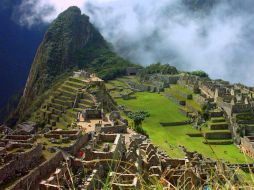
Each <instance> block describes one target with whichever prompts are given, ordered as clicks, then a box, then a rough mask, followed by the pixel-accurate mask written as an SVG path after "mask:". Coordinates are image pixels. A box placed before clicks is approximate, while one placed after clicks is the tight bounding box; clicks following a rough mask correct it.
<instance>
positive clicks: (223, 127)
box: [208, 122, 228, 130]
mask: <svg viewBox="0 0 254 190" xmlns="http://www.w3.org/2000/svg"><path fill="white" fill-rule="evenodd" d="M208 127H209V129H210V130H226V129H228V124H227V123H226V122H224V123H210V124H208Z"/></svg>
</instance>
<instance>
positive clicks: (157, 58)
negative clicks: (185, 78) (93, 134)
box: [17, 0, 254, 86]
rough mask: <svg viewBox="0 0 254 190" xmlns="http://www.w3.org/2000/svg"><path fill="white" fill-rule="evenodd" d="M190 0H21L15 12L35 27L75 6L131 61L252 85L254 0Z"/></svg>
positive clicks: (21, 21)
mask: <svg viewBox="0 0 254 190" xmlns="http://www.w3.org/2000/svg"><path fill="white" fill-rule="evenodd" d="M190 1H198V0H158V1H154V0H128V1H126V0H23V2H22V3H21V5H20V6H19V7H18V8H17V15H19V17H18V22H19V23H20V24H21V25H23V26H24V27H35V26H36V25H38V24H40V23H42V22H45V23H49V22H51V21H52V20H53V19H54V18H56V17H57V15H58V14H59V13H60V12H62V11H64V10H65V9H67V8H68V7H69V6H72V5H75V6H78V7H79V8H81V10H82V12H83V13H85V14H87V15H88V16H89V17H90V20H91V22H92V23H93V24H94V25H95V26H96V27H97V28H98V29H99V30H100V32H101V33H102V35H103V36H104V37H105V39H106V40H107V41H108V42H110V43H112V45H113V47H114V48H115V51H116V52H118V53H119V54H120V55H122V56H123V57H125V58H128V59H130V60H131V61H133V62H135V63H139V64H142V65H149V64H151V63H156V62H162V63H169V64H171V65H174V66H176V67H177V68H178V69H180V70H186V71H191V70H204V71H206V72H207V73H208V74H209V75H210V76H211V77H212V78H222V79H225V80H230V81H231V82H241V83H244V84H246V85H250V86H254V77H252V75H253V74H252V73H253V72H254V63H253V60H254V51H253V49H254V35H253V33H254V23H253V22H254V1H253V0H244V1H236V0H223V1H218V0H207V1H206V2H207V3H208V4H209V6H207V5H203V4H202V3H201V5H200V6H197V7H195V9H194V8H193V7H192V6H189V4H188V3H186V2H190ZM199 1H200V2H202V1H201V0H199ZM184 2H185V3H184ZM203 2H204V1H203ZM212 2H215V3H214V4H213V3H212Z"/></svg>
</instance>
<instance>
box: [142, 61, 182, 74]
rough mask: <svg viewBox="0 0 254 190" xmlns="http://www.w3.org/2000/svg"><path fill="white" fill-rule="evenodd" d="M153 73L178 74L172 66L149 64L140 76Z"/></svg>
mask: <svg viewBox="0 0 254 190" xmlns="http://www.w3.org/2000/svg"><path fill="white" fill-rule="evenodd" d="M154 73H161V74H178V71H177V69H176V68H175V67H174V66H171V65H169V64H161V63H156V64H151V65H149V66H147V67H146V68H145V69H143V70H142V72H141V76H145V75H147V74H154Z"/></svg>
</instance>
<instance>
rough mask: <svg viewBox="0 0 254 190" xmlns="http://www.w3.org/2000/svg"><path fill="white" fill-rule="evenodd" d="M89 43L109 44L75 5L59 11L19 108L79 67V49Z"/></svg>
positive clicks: (32, 71) (44, 41)
mask: <svg viewBox="0 0 254 190" xmlns="http://www.w3.org/2000/svg"><path fill="white" fill-rule="evenodd" d="M88 44H96V46H97V47H107V43H106V42H105V40H104V38H103V37H102V35H101V34H100V33H99V32H98V31H97V30H96V29H95V27H94V26H93V25H92V24H91V23H90V22H89V17H88V16H86V15H82V14H81V10H80V9H79V8H78V7H75V6H73V7H70V8H68V9H67V10H66V11H64V12H63V13H61V14H59V16H58V17H57V18H56V19H55V20H54V21H53V22H52V23H51V25H50V26H49V28H48V30H47V32H46V34H45V36H44V39H43V41H42V43H41V44H40V46H39V48H38V50H37V53H36V56H35V59H34V62H33V64H32V68H31V70H30V73H29V77H28V79H27V82H26V86H25V90H24V93H23V98H22V101H21V102H20V106H19V107H21V108H22V109H25V107H26V106H25V105H29V104H30V103H31V101H33V100H35V98H36V96H37V95H38V94H41V93H43V92H45V90H47V89H48V88H50V85H51V84H52V81H54V79H55V78H56V77H57V76H58V75H61V74H63V73H65V72H67V71H69V70H70V69H72V68H74V67H77V66H78V60H77V57H76V55H77V52H78V51H79V50H80V49H81V48H84V47H86V46H87V45H88Z"/></svg>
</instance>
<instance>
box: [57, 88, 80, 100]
mask: <svg viewBox="0 0 254 190" xmlns="http://www.w3.org/2000/svg"><path fill="white" fill-rule="evenodd" d="M59 91H60V92H61V93H62V95H64V96H68V97H70V98H71V99H75V98H76V93H75V92H70V91H66V90H64V89H62V88H61V89H59Z"/></svg>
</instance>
